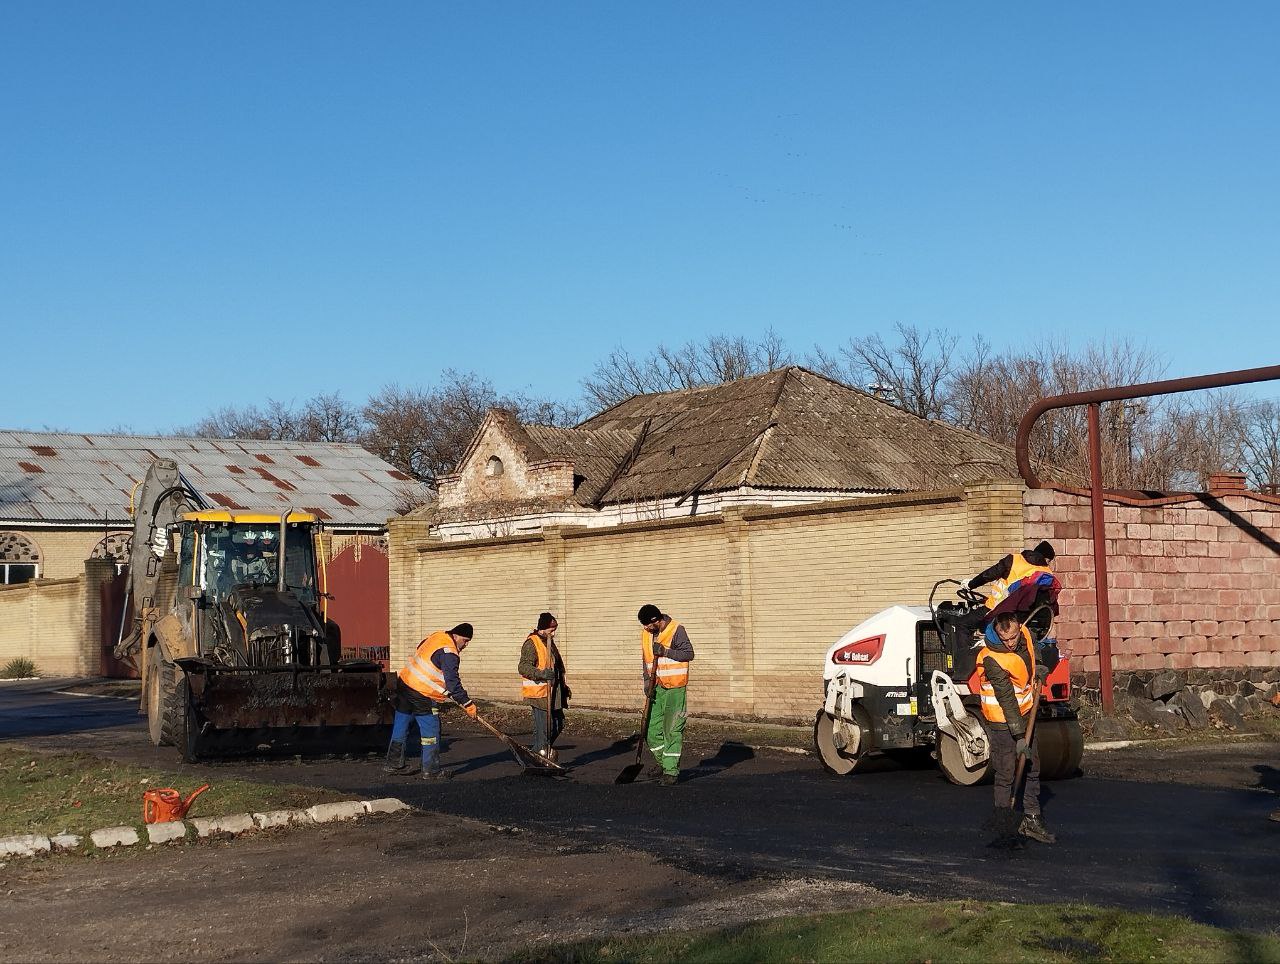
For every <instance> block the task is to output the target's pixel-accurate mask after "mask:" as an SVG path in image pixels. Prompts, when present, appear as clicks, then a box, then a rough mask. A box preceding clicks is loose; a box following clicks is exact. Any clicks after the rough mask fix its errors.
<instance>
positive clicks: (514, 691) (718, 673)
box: [390, 483, 1023, 720]
mask: <svg viewBox="0 0 1280 964" xmlns="http://www.w3.org/2000/svg"><path fill="white" fill-rule="evenodd" d="M1022 492H1023V490H1022V487H1021V485H1019V484H1016V483H1012V484H999V485H990V486H983V487H977V488H974V489H970V490H968V491H964V492H961V491H958V490H957V491H952V492H941V493H932V494H923V495H915V496H910V497H905V496H904V497H894V498H887V499H862V500H857V501H850V502H846V503H836V504H832V503H827V504H825V505H819V506H809V507H804V508H800V509H759V510H753V511H749V512H746V513H741V512H728V513H726V514H725V515H724V516H714V517H707V518H700V519H680V520H668V521H664V522H654V523H646V524H636V525H629V526H620V527H617V528H614V529H603V530H602V529H591V530H587V529H569V530H564V531H563V532H561V531H556V530H551V531H548V532H546V533H542V534H539V535H537V536H531V537H526V538H521V539H493V540H485V541H477V542H467V543H458V542H450V543H440V542H433V541H431V540H428V539H427V538H426V535H427V533H426V530H425V527H424V526H422V525H421V524H418V523H413V522H411V521H406V522H395V521H393V522H392V524H391V533H390V539H391V602H392V607H391V608H392V664H393V666H399V665H402V664H403V661H404V660H405V659H406V658H407V657H408V655H409V654H410V653H411V652H412V649H413V647H414V646H415V645H416V644H417V642H418V641H419V640H420V639H421V638H422V637H423V636H424V635H426V633H427V632H429V631H431V630H434V629H445V628H448V627H449V626H450V625H452V624H453V623H455V622H458V621H461V620H463V619H466V620H469V621H471V622H472V623H474V624H475V626H476V633H477V635H476V640H475V642H474V643H473V645H472V647H471V648H469V649H468V650H467V653H466V655H465V657H464V659H463V680H464V682H465V683H466V684H467V686H468V687H469V688H470V689H471V690H472V691H473V692H474V693H475V694H476V695H479V696H484V697H489V698H494V699H515V698H516V697H517V696H518V691H519V690H518V686H519V684H518V679H517V677H516V672H515V668H516V663H517V661H518V658H519V651H520V644H521V642H522V641H523V639H524V637H525V635H526V633H527V632H528V630H529V629H530V628H531V627H532V625H533V620H534V618H535V617H536V615H537V613H538V612H539V611H540V610H542V609H548V608H549V609H551V610H552V611H553V612H555V613H556V614H557V616H558V617H559V618H560V632H559V634H558V639H557V642H558V643H559V645H560V648H561V651H562V652H563V653H564V656H565V659H566V662H567V664H568V668H569V676H570V684H571V686H572V687H573V690H574V694H575V698H576V701H577V703H578V704H579V705H582V706H596V707H610V708H626V709H635V708H638V707H639V705H640V699H641V695H642V694H641V687H640V682H639V626H638V624H637V622H636V618H635V614H636V611H637V610H638V609H639V608H640V606H641V605H642V604H644V603H646V602H652V603H655V604H657V605H659V606H661V607H662V608H663V609H664V610H666V611H667V612H669V613H671V614H672V615H673V616H674V617H676V618H677V619H679V620H680V621H682V622H683V623H685V625H686V626H687V627H688V630H689V635H690V637H691V638H692V640H693V643H694V647H695V649H696V651H697V659H696V660H695V662H694V666H693V671H692V676H691V683H690V707H691V709H692V711H693V712H695V713H705V714H713V715H721V716H744V717H762V718H770V719H785V720H798V719H806V718H809V717H811V716H812V714H813V712H814V709H815V707H816V706H817V702H818V699H819V697H820V694H821V688H822V687H821V673H822V658H823V655H824V653H825V652H826V650H827V648H828V647H829V646H830V645H831V643H833V642H834V641H835V640H836V639H837V638H838V637H839V636H840V635H842V634H843V633H844V632H845V631H847V630H848V629H850V628H852V627H853V626H854V625H856V624H857V623H858V622H860V621H861V620H863V619H865V618H867V617H868V616H870V615H872V614H873V613H875V612H877V611H879V610H880V609H883V608H884V607H885V606H888V605H891V604H893V603H896V602H904V603H924V602H925V601H926V599H927V596H928V591H929V588H930V586H931V585H932V584H933V582H934V581H935V580H936V579H939V578H942V577H945V576H966V575H971V574H972V573H973V572H975V571H977V570H978V569H979V568H982V567H985V566H986V565H989V564H990V562H991V561H993V560H994V559H996V558H999V556H1001V555H1003V554H1005V553H1007V552H1009V551H1010V550H1011V549H1012V548H1015V547H1017V546H1020V545H1021V544H1022V535H1023V533H1022V526H1023V516H1022Z"/></svg>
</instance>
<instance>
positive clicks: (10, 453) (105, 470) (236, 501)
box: [0, 431, 422, 526]
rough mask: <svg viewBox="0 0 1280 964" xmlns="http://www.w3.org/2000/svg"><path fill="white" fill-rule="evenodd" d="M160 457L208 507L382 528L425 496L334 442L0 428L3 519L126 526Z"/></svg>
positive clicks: (354, 448) (353, 448)
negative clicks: (139, 489) (300, 514)
mask: <svg viewBox="0 0 1280 964" xmlns="http://www.w3.org/2000/svg"><path fill="white" fill-rule="evenodd" d="M160 458H169V459H173V460H174V461H175V462H177V463H178V467H179V469H180V470H181V472H182V474H183V477H184V478H185V479H186V480H187V481H188V482H189V483H190V484H191V485H192V486H193V487H194V488H196V489H197V490H198V491H199V493H200V494H201V495H202V496H203V497H204V498H205V500H206V501H208V503H209V504H210V505H211V506H219V505H222V506H226V507H228V508H246V509H267V510H283V509H285V508H288V507H293V508H296V509H303V510H307V511H311V512H315V513H316V514H317V515H318V516H320V518H321V519H322V520H324V521H325V522H328V523H330V524H332V525H337V526H342V525H350V526H381V525H383V524H384V523H385V522H386V520H387V519H388V518H389V517H391V516H393V515H395V514H396V511H397V504H398V503H399V502H400V501H401V498H402V495H403V494H404V493H405V492H406V490H411V491H414V492H420V491H421V490H422V486H421V485H420V483H417V482H415V481H414V480H413V479H412V478H410V477H409V476H407V475H405V474H404V473H403V472H400V471H398V470H397V469H396V468H395V467H394V466H392V465H389V464H388V463H386V462H384V461H383V460H382V459H380V458H378V457H377V456H375V455H372V454H370V453H369V452H367V451H365V450H364V449H363V448H361V447H360V446H358V445H351V444H344V443H337V442H274V441H257V440H250V439H206V438H177V437H168V436H142V435H78V434H70V433H49V432H13V431H0V519H3V520H5V521H10V522H17V521H22V520H29V521H41V522H99V523H102V522H106V523H110V524H114V525H128V524H129V517H128V512H127V506H128V504H129V494H130V492H131V491H132V489H133V486H134V484H135V483H137V482H139V481H141V479H142V478H143V476H144V475H146V471H147V468H148V466H150V465H151V463H152V462H154V461H155V460H156V459H160Z"/></svg>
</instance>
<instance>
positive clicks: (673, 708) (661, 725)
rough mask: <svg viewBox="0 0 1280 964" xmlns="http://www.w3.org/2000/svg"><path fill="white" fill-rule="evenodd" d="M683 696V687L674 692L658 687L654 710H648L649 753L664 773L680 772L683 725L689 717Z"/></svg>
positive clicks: (673, 689) (676, 688) (654, 699)
mask: <svg viewBox="0 0 1280 964" xmlns="http://www.w3.org/2000/svg"><path fill="white" fill-rule="evenodd" d="M684 694H685V688H684V687H683V686H677V687H673V688H672V689H665V688H664V687H661V686H659V687H658V688H657V689H656V690H654V693H653V706H651V707H650V708H649V726H648V728H647V730H646V734H647V736H648V740H649V752H650V753H652V754H653V758H654V759H655V760H657V761H658V765H659V766H660V767H662V772H663V773H672V774H676V773H679V772H680V749H681V747H682V746H683V745H684V721H685V717H686V716H687V715H688V711H687V709H686V705H685V699H684Z"/></svg>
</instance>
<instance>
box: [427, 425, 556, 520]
mask: <svg viewBox="0 0 1280 964" xmlns="http://www.w3.org/2000/svg"><path fill="white" fill-rule="evenodd" d="M491 459H497V460H498V462H499V463H501V472H500V474H492V470H491V468H490V460H491ZM572 495H573V463H572V462H570V461H566V460H563V459H539V460H534V461H530V460H529V458H528V455H527V454H526V453H525V452H524V450H523V449H522V448H521V447H520V446H519V445H518V444H517V443H516V441H515V440H514V439H513V438H512V437H511V435H510V432H509V431H508V429H507V425H506V423H505V421H503V420H501V419H495V418H493V417H492V416H491V417H490V418H489V419H488V420H487V421H486V422H485V425H484V427H483V428H482V429H481V432H480V435H479V437H478V438H477V439H476V441H475V443H474V445H473V447H472V448H471V450H470V451H469V454H468V455H467V458H466V461H464V462H463V463H462V465H461V466H459V468H458V471H457V473H456V474H453V475H447V476H441V478H440V480H439V488H438V503H437V504H438V505H439V507H440V508H441V509H452V508H457V507H459V506H463V505H469V504H472V503H484V502H519V501H526V500H530V499H568V498H569V497H570V496H572Z"/></svg>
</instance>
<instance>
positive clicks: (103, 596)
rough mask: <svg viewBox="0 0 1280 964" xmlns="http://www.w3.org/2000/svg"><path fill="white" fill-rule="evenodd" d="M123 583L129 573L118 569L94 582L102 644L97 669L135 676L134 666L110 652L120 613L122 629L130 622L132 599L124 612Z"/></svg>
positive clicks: (114, 676) (116, 675)
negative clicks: (99, 581) (96, 589)
mask: <svg viewBox="0 0 1280 964" xmlns="http://www.w3.org/2000/svg"><path fill="white" fill-rule="evenodd" d="M127 585H129V577H128V576H127V575H125V574H123V573H119V572H118V573H116V574H115V575H114V576H112V577H111V578H110V579H104V580H103V581H102V582H101V583H99V584H98V598H99V601H100V602H101V608H100V609H99V610H98V612H99V614H100V615H99V618H98V634H99V636H100V642H101V644H102V645H101V648H100V650H99V658H98V672H99V673H100V674H101V675H103V676H109V677H111V678H112V679H138V677H139V673H138V671H137V670H136V669H135V668H134V667H132V666H131V665H129V664H128V663H126V662H124V661H123V660H119V659H116V658H115V655H114V654H113V652H112V651H113V650H114V649H115V648H116V642H117V641H118V640H119V637H120V622H121V618H122V617H124V618H125V619H126V620H127V621H126V622H125V628H126V629H128V628H129V627H130V626H131V625H132V622H133V600H129V606H128V609H129V611H128V613H125V612H124V609H125V601H124V590H125V587H126V586H127Z"/></svg>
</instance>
